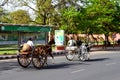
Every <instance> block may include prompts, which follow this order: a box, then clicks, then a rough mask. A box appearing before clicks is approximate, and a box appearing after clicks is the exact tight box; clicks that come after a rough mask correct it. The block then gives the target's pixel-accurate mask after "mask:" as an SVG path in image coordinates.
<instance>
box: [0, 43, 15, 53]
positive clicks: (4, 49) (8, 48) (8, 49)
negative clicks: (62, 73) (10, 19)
mask: <svg viewBox="0 0 120 80" xmlns="http://www.w3.org/2000/svg"><path fill="white" fill-rule="evenodd" d="M16 52H17V45H0V54H2V55H4V54H8V55H10V54H16Z"/></svg>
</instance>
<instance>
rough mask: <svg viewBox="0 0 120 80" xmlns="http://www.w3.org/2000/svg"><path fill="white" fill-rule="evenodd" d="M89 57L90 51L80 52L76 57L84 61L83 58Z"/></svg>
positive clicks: (87, 58)
mask: <svg viewBox="0 0 120 80" xmlns="http://www.w3.org/2000/svg"><path fill="white" fill-rule="evenodd" d="M89 57H90V53H89V52H88V51H86V52H85V53H81V54H80V55H79V57H78V58H79V60H80V61H85V60H89V59H90V58H89Z"/></svg>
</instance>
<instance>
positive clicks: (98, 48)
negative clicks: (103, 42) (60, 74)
mask: <svg viewBox="0 0 120 80" xmlns="http://www.w3.org/2000/svg"><path fill="white" fill-rule="evenodd" d="M90 51H91V52H96V53H97V52H98V53H100V52H103V51H120V47H107V48H106V49H103V48H102V47H93V48H91V50H90ZM53 55H54V56H60V55H64V52H63V51H61V52H59V51H57V52H55V51H53ZM14 58H17V55H0V60H4V59H14Z"/></svg>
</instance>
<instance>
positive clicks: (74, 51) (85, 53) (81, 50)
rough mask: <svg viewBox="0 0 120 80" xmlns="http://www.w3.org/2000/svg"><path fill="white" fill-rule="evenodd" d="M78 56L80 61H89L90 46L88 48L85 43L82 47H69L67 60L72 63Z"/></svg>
mask: <svg viewBox="0 0 120 80" xmlns="http://www.w3.org/2000/svg"><path fill="white" fill-rule="evenodd" d="M75 55H77V56H78V59H79V60H80V61H85V60H88V59H89V57H90V53H89V46H86V45H85V43H82V45H81V46H79V47H78V46H67V47H66V49H65V56H66V59H67V60H69V61H72V60H73V59H74V57H75Z"/></svg>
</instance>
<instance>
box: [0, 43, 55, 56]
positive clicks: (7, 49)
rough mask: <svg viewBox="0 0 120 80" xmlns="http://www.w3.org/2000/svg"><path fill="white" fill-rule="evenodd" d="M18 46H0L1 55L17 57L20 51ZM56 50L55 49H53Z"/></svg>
mask: <svg viewBox="0 0 120 80" xmlns="http://www.w3.org/2000/svg"><path fill="white" fill-rule="evenodd" d="M17 48H18V47H17V45H0V55H11V54H13V55H15V54H16V53H17V51H18V49H17ZM52 50H55V47H54V46H53V47H52Z"/></svg>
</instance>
